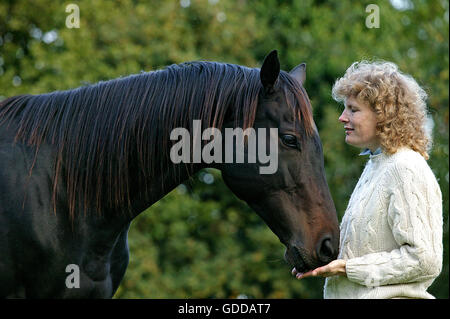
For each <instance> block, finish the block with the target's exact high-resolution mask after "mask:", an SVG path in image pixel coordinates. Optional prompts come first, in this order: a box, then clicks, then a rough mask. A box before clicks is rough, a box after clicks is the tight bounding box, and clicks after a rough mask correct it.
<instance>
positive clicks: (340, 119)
mask: <svg viewBox="0 0 450 319" xmlns="http://www.w3.org/2000/svg"><path fill="white" fill-rule="evenodd" d="M339 122H342V123H346V122H348V118H347V114H346V112H345V110H344V111H343V112H342V114H341V116H339Z"/></svg>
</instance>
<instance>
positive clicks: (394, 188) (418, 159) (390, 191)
mask: <svg viewBox="0 0 450 319" xmlns="http://www.w3.org/2000/svg"><path fill="white" fill-rule="evenodd" d="M332 93H333V98H334V99H335V100H336V101H339V102H344V106H345V108H344V111H343V112H342V114H341V116H340V117H339V121H340V122H341V123H342V124H343V126H344V130H345V141H346V143H348V144H350V145H353V146H356V147H359V148H362V149H364V151H363V153H361V154H368V155H370V159H369V161H368V162H367V164H366V166H365V168H364V171H363V173H362V175H361V177H360V179H359V181H358V183H357V185H356V187H355V189H354V191H353V194H352V196H351V198H350V201H349V204H348V207H347V209H346V211H345V215H344V216H343V218H342V222H341V235H340V236H341V237H340V252H339V256H338V259H337V260H334V261H332V262H331V263H329V264H328V265H326V266H323V267H320V268H317V269H314V270H313V271H309V272H307V273H304V274H301V273H298V272H297V271H296V270H295V268H294V269H293V271H292V273H293V274H294V275H296V277H297V278H298V279H301V278H305V277H309V276H322V277H328V278H327V279H326V281H325V288H324V297H325V298H434V297H433V296H432V295H431V294H429V293H428V292H427V288H428V287H429V286H430V285H431V283H432V282H433V280H434V279H435V278H436V277H437V276H438V275H439V273H440V272H441V269H442V194H441V191H440V189H439V185H438V183H437V181H436V178H435V176H434V174H433V172H432V171H431V169H430V167H429V166H428V164H427V162H426V160H427V159H428V157H429V155H428V152H429V150H430V147H431V129H430V128H429V127H427V126H430V125H428V124H429V122H428V121H427V111H426V104H425V99H426V97H427V96H426V93H425V92H424V90H423V89H421V88H420V86H419V85H418V84H417V82H416V81H415V80H414V79H413V78H412V77H411V76H409V75H405V74H403V73H401V72H400V71H399V70H398V68H397V66H396V65H395V64H393V63H390V62H372V63H370V62H365V61H362V62H355V63H353V64H352V65H351V66H350V67H349V68H348V69H347V71H346V73H345V75H344V76H343V77H342V78H340V79H338V80H337V81H336V83H335V84H334V86H333V91H332Z"/></svg>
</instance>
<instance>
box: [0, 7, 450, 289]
mask: <svg viewBox="0 0 450 319" xmlns="http://www.w3.org/2000/svg"><path fill="white" fill-rule="evenodd" d="M70 4H76V5H77V7H78V9H79V25H78V26H79V27H78V28H77V27H73V26H77V25H76V21H75V20H74V19H75V18H76V17H75V16H74V14H76V12H75V11H74V10H71V8H72V7H71V6H69V5H70ZM371 4H376V5H377V7H378V13H379V20H378V25H377V20H376V17H375V16H374V14H376V10H375V11H374V9H371V8H373V6H369V5H371ZM368 6H369V7H368ZM66 8H67V9H68V10H67V11H68V12H66ZM371 15H372V16H371ZM66 22H67V23H66ZM74 22H75V24H74ZM68 26H69V27H68ZM373 26H375V27H373ZM376 26H378V27H376ZM448 32H449V3H448V1H444V0H437V1H425V0H395V1H394V0H392V1H387V0H386V1H374V0H372V1H339V0H334V1H331V0H330V1H326V0H315V1H314V0H304V1H294V0H292V1H281V0H261V1H250V0H237V1H224V0H170V1H169V0H154V1H139V0H120V1H108V0H96V1H89V0H86V1H72V2H67V1H55V0H36V1H28V0H1V1H0V100H2V99H5V98H6V97H8V96H13V95H17V94H24V93H32V94H39V93H45V92H49V91H54V90H64V89H70V88H75V87H78V86H81V85H86V84H89V83H95V82H97V81H100V80H108V79H112V78H116V77H119V76H124V75H128V74H134V73H139V72H141V71H151V70H156V69H159V68H162V67H164V66H166V65H169V64H173V63H180V62H184V61H191V60H210V61H221V62H228V63H236V64H242V65H246V66H249V67H260V66H261V63H262V61H263V58H264V56H265V55H266V54H267V53H268V52H269V51H271V50H273V49H277V50H278V53H279V57H280V61H281V66H282V69H284V70H286V71H289V70H290V69H291V68H293V67H294V66H296V65H297V64H299V63H301V62H306V63H307V80H306V83H305V87H306V90H307V92H308V94H309V96H310V98H311V102H312V105H313V108H314V117H315V121H316V124H317V127H318V129H319V132H320V136H321V139H322V143H323V148H324V156H325V169H326V173H327V179H328V183H329V186H330V189H331V193H332V196H333V199H334V201H335V205H336V208H337V211H338V214H339V220H340V219H341V218H342V215H343V214H344V211H345V208H346V205H347V202H348V199H349V197H350V194H351V192H352V190H353V187H354V186H355V184H356V182H357V180H358V177H359V175H360V174H361V172H362V169H363V166H364V164H365V162H366V161H367V157H363V156H358V153H359V150H358V149H356V148H353V147H350V146H348V145H346V144H345V143H344V131H343V129H342V125H341V124H340V123H339V122H338V120H337V119H338V116H339V114H340V112H341V111H342V106H341V105H339V104H337V103H336V102H335V101H333V100H332V98H331V87H332V85H333V83H334V81H335V80H336V78H337V77H340V76H342V75H343V74H344V72H345V70H346V69H347V67H348V66H349V65H350V64H351V63H352V62H354V61H357V60H362V59H384V60H389V61H393V62H395V63H396V64H398V66H399V67H400V69H401V70H402V71H403V72H405V73H409V74H411V75H412V76H413V77H414V78H415V79H416V80H417V81H418V82H419V84H421V85H422V86H423V88H424V89H425V90H426V91H427V93H428V95H429V100H428V106H429V110H430V113H431V115H432V117H433V119H434V123H435V125H434V147H433V150H432V153H431V158H430V160H429V165H430V166H431V168H432V169H433V171H434V173H435V175H436V177H437V179H438V181H439V184H440V186H441V190H442V193H443V198H444V212H443V213H444V250H445V254H444V268H443V270H442V274H441V275H440V277H439V278H438V279H437V280H436V281H435V282H434V284H433V286H432V287H431V288H430V289H429V291H430V292H431V293H432V294H433V295H435V296H436V297H437V298H448V295H449V288H448V272H449V270H448V261H449V257H448V246H449V245H448V243H449V238H448V230H449V228H448V210H449V207H448V202H449V200H448V198H449V188H448V186H449V168H448V166H449V162H448V159H449V156H448V154H449V140H448V139H449V130H448V121H449V100H448V85H449V46H448V43H449V41H448V39H449V37H448ZM129 245H130V264H129V267H128V270H127V273H126V275H125V278H124V280H123V282H122V284H121V286H120V288H119V290H118V291H117V293H116V295H115V298H322V291H323V284H324V280H323V279H318V278H307V279H304V280H301V281H298V280H295V279H294V278H293V277H292V276H291V274H290V270H291V269H290V268H289V266H288V265H287V264H286V263H285V262H284V260H283V254H284V246H283V245H282V244H281V243H280V242H279V241H278V239H277V237H276V236H275V235H274V234H273V233H272V232H271V231H270V230H269V228H268V227H267V226H266V225H265V224H264V223H263V222H262V220H261V219H260V218H259V217H258V216H257V215H256V214H255V213H254V212H253V211H252V210H251V209H250V208H249V207H248V206H247V205H246V204H245V203H244V202H241V201H240V200H238V199H237V198H236V197H235V196H234V195H233V194H232V193H231V191H229V190H228V189H227V187H226V186H225V185H224V183H223V181H222V179H221V176H220V172H219V171H216V170H213V169H206V170H203V171H201V172H200V173H198V174H197V175H196V176H194V177H193V178H192V179H191V180H189V181H186V183H184V184H181V185H180V186H179V187H178V188H176V189H175V190H174V191H172V192H171V193H170V194H168V195H167V196H166V197H164V198H163V199H161V200H160V201H159V202H157V203H156V204H155V205H153V206H152V207H151V208H149V209H148V210H147V211H146V212H145V213H143V214H141V215H140V216H139V217H138V218H137V219H135V221H134V222H133V224H132V227H131V229H130V233H129Z"/></svg>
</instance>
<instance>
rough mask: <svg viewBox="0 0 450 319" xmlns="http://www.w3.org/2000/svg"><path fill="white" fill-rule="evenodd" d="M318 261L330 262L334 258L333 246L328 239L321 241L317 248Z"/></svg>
mask: <svg viewBox="0 0 450 319" xmlns="http://www.w3.org/2000/svg"><path fill="white" fill-rule="evenodd" d="M319 247H320V248H319V252H318V255H319V259H320V260H321V261H323V262H330V261H331V260H332V259H333V256H334V250H333V245H332V244H331V240H330V239H329V238H325V239H324V240H322V242H321V243H320V246H319Z"/></svg>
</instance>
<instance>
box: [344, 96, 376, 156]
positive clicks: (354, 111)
mask: <svg viewBox="0 0 450 319" xmlns="http://www.w3.org/2000/svg"><path fill="white" fill-rule="evenodd" d="M339 121H340V122H342V123H344V129H345V142H346V143H347V144H350V145H353V146H356V147H360V148H369V149H370V150H371V151H372V152H373V151H375V150H376V149H377V148H378V147H379V146H380V145H379V142H378V138H377V136H376V125H377V120H376V115H375V112H373V111H372V109H371V108H370V106H369V105H368V104H367V103H365V102H363V101H361V100H358V99H355V98H354V97H348V98H346V99H345V109H344V111H343V112H342V114H341V116H340V117H339Z"/></svg>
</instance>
